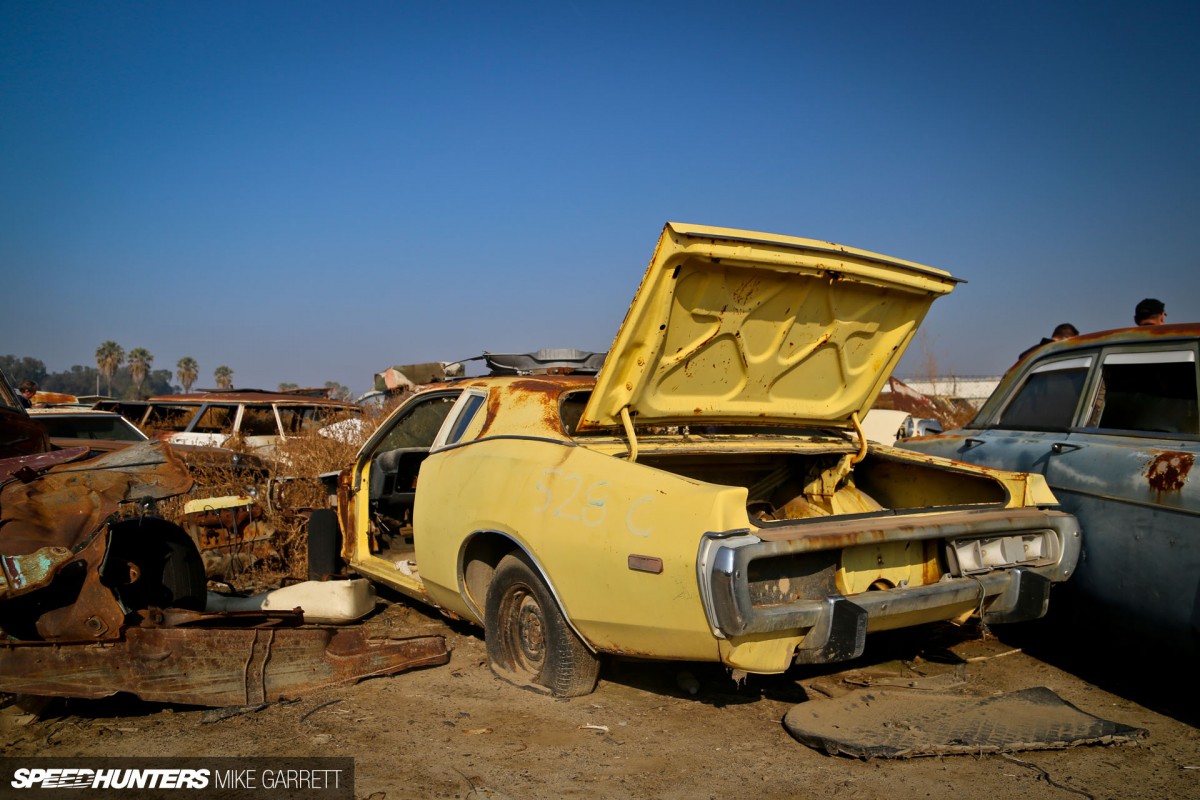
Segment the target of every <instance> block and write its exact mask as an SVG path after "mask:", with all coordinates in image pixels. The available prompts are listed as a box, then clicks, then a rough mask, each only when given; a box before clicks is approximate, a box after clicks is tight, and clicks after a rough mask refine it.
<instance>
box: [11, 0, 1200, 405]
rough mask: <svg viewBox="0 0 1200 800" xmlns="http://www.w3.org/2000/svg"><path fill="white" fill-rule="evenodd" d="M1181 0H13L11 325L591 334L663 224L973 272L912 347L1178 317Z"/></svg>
mask: <svg viewBox="0 0 1200 800" xmlns="http://www.w3.org/2000/svg"><path fill="white" fill-rule="evenodd" d="M1198 35H1200V3H1197V2H1194V1H1193V2H1149V3H1138V4H1135V3H1132V2H1121V3H1110V2H1102V1H1097V2H1078V3H1075V2H1071V3H1055V2H1003V3H996V2H992V3H981V2H961V1H960V2H910V3H896V2H865V3H850V2H847V3H838V4H834V3H808V2H791V3H785V2H769V3H755V2H744V3H737V4H734V3H729V4H717V3H704V2H693V3H654V2H631V3H623V2H604V3H585V2H580V1H579V0H576V2H566V3H511V4H498V3H470V2H467V3H405V2H383V3H374V2H350V3H344V2H304V1H303V0H291V1H290V2H247V1H242V2H220V1H219V0H205V2H183V1H180V2H144V3H142V2H108V3H95V2H17V1H14V0H0V187H2V191H0V274H3V277H4V287H5V289H4V293H3V297H4V303H3V314H0V352H8V353H12V354H14V355H18V356H33V357H36V358H40V359H42V360H43V361H44V362H46V365H47V367H48V368H49V369H50V370H52V371H55V370H62V369H67V368H69V367H70V366H71V365H73V364H94V354H95V351H96V348H97V346H98V345H99V344H100V342H102V341H104V340H106V339H113V340H116V341H117V342H119V343H120V344H121V345H123V346H124V347H125V349H126V350H127V351H128V350H129V349H132V348H134V347H145V348H147V349H149V350H150V351H151V352H152V353H153V354H154V356H155V361H154V366H155V367H156V368H169V369H172V370H173V369H174V367H175V363H176V361H178V359H179V358H180V357H182V356H192V357H194V358H196V359H197V360H198V361H199V363H200V374H201V379H200V381H199V382H198V384H199V385H211V384H212V383H213V381H212V380H211V376H212V370H213V369H214V368H215V367H217V366H218V365H222V364H224V365H228V366H229V367H231V368H233V370H234V379H235V383H236V384H237V385H238V386H241V387H263V388H274V387H275V386H276V385H277V384H278V383H280V382H283V381H287V382H292V383H298V384H302V385H321V384H323V383H324V382H325V381H327V380H335V381H338V382H339V383H342V384H345V385H347V386H349V387H351V388H352V389H354V390H356V391H362V390H365V389H366V388H368V386H369V384H370V381H371V375H372V374H373V373H374V372H376V371H378V370H380V369H382V368H384V367H386V366H388V365H391V364H398V363H406V362H416V361H430V360H450V359H456V358H463V357H467V356H471V355H477V354H478V353H480V352H482V351H483V350H492V351H496V352H512V351H525V350H532V349H536V348H539V347H579V348H584V349H592V350H604V349H606V348H607V347H608V346H609V344H610V343H611V341H612V337H613V336H614V335H615V333H616V330H617V327H618V326H619V325H620V322H621V319H622V317H623V316H624V313H625V309H626V308H627V306H628V303H629V301H630V299H631V298H632V296H633V293H634V290H635V289H636V287H637V284H638V281H639V279H640V277H641V275H642V272H643V270H644V269H645V265H646V263H647V261H648V260H649V258H650V255H651V253H652V250H653V246H654V243H655V241H656V240H657V237H658V235H659V232H660V230H661V228H662V225H663V223H665V222H667V221H668V220H678V221H684V222H694V223H702V224H709V225H724V226H732V227H739V228H748V229H752V230H761V231H769V232H773V233H783V234H790V235H796V236H807V237H811V238H816V239H825V240H831V241H837V242H841V243H843V244H847V245H852V246H855V247H861V248H865V249H869V250H875V251H878V252H882V253H886V254H888V255H892V256H897V257H900V258H905V259H909V260H912V261H918V262H921V263H925V264H930V265H932V266H936V267H940V268H943V269H946V270H948V271H950V272H952V273H953V274H955V275H956V276H958V277H960V278H963V279H966V280H967V281H968V283H967V284H965V285H963V286H960V287H959V288H958V289H957V290H956V291H955V292H954V293H953V294H951V295H950V296H949V297H947V298H944V299H941V300H939V301H938V302H937V303H935V305H934V307H933V310H932V311H931V312H930V315H929V317H928V318H927V320H926V324H925V326H924V327H923V329H922V331H923V333H922V335H921V336H920V337H919V340H918V341H917V342H915V343H914V346H913V347H912V348H911V349H910V353H909V355H908V356H907V357H906V359H905V361H904V362H903V364H902V365H901V369H900V370H899V374H901V375H905V374H910V373H914V372H918V371H921V370H924V369H925V364H926V362H927V361H928V360H929V358H930V357H932V359H933V360H935V361H936V362H937V364H938V365H939V367H940V368H941V369H942V371H943V372H949V373H953V374H958V375H982V374H997V373H999V372H1001V371H1003V370H1004V369H1005V368H1006V367H1007V366H1009V365H1010V364H1011V363H1012V361H1013V360H1014V359H1015V357H1016V355H1017V354H1018V353H1019V352H1020V351H1022V350H1024V349H1025V348H1026V347H1028V346H1029V345H1030V344H1032V343H1035V342H1037V341H1038V340H1039V339H1040V338H1041V337H1042V336H1046V335H1049V333H1050V331H1051V329H1052V328H1053V327H1054V325H1055V324H1057V323H1059V322H1063V321H1070V322H1073V323H1074V324H1075V325H1077V326H1078V327H1079V328H1080V329H1081V330H1085V331H1086V330H1100V329H1106V328H1112V327H1119V326H1123V325H1126V324H1129V323H1130V322H1131V321H1132V319H1131V318H1132V313H1133V306H1134V305H1135V304H1136V302H1137V301H1138V300H1140V299H1141V298H1143V297H1146V296H1153V297H1158V298H1161V299H1163V300H1164V301H1166V304H1167V311H1168V316H1169V320H1168V321H1171V322H1183V321H1192V320H1196V319H1198V318H1200V310H1198V309H1200V270H1198V269H1197V266H1198V265H1197V255H1196V254H1197V252H1200V247H1198V245H1200V48H1197V47H1196V46H1195V41H1196V38H1197V36H1198Z"/></svg>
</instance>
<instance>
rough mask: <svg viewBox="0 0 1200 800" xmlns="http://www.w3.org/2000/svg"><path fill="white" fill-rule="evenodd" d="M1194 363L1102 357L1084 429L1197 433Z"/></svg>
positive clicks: (1199, 414) (1199, 408)
mask: <svg viewBox="0 0 1200 800" xmlns="http://www.w3.org/2000/svg"><path fill="white" fill-rule="evenodd" d="M1196 392H1197V389H1196V364H1195V362H1194V361H1187V360H1178V361H1163V360H1147V361H1141V362H1138V361H1135V360H1133V359H1121V358H1108V359H1105V361H1104V364H1103V367H1102V369H1101V373H1100V386H1099V388H1098V390H1097V393H1096V400H1095V403H1094V404H1093V407H1092V412H1091V414H1090V415H1089V418H1088V427H1092V428H1102V429H1107V430H1124V431H1138V432H1144V433H1168V434H1185V435H1186V434H1191V435H1196V434H1197V433H1200V403H1197V397H1196Z"/></svg>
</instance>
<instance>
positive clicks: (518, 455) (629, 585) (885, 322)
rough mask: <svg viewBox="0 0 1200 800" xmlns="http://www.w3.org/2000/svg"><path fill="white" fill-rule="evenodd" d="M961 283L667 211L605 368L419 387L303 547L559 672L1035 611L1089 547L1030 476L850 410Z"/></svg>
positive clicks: (534, 669)
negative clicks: (917, 443)
mask: <svg viewBox="0 0 1200 800" xmlns="http://www.w3.org/2000/svg"><path fill="white" fill-rule="evenodd" d="M956 282H957V281H956V279H955V278H953V277H951V276H950V275H949V274H947V273H945V272H942V271H940V270H937V269H933V268H930V267H925V266H921V265H920V264H915V263H912V262H908V261H901V260H898V259H895V258H890V257H888V256H882V255H878V254H876V253H869V252H866V251H862V250H855V249H852V248H848V247H843V246H841V245H836V244H831V243H828V242H820V241H813V240H809V239H798V238H793V237H787V236H776V235H771V234H763V233H754V232H750V231H741V230H731V229H724V228H712V227H702V226H696V225H683V224H676V223H671V224H668V225H667V226H666V228H665V229H664V231H663V234H662V237H661V239H660V240H659V243H658V247H657V249H656V250H655V253H654V257H653V259H652V261H651V263H650V266H649V268H648V269H647V271H646V274H645V277H644V278H643V280H642V284H641V287H640V288H639V290H638V293H637V296H636V297H635V298H634V301H633V303H632V305H631V306H630V309H629V312H628V314H627V315H626V318H625V322H624V324H623V325H622V327H621V329H620V332H619V333H618V335H617V338H616V340H615V341H614V343H613V346H612V349H611V350H610V351H609V353H608V356H607V358H606V359H605V360H604V363H603V366H602V367H600V368H599V371H598V374H594V375H593V374H583V373H584V372H586V370H577V371H570V370H566V369H562V368H549V369H537V368H536V366H537V362H536V361H534V362H530V365H527V366H530V368H529V369H526V370H522V369H519V368H512V369H507V370H504V371H507V372H518V373H520V372H528V373H530V374H509V375H493V376H489V377H479V378H466V379H462V380H457V381H453V382H447V383H442V384H436V385H434V386H431V387H429V388H426V389H425V390H423V391H421V392H419V393H417V394H415V395H414V396H413V397H412V398H410V399H409V400H408V401H407V402H406V403H404V404H403V405H402V406H400V407H399V408H398V409H397V410H396V411H395V412H394V413H393V414H392V415H391V416H390V417H389V418H388V420H387V421H385V423H384V424H383V425H382V426H380V428H379V430H378V431H377V432H376V433H375V435H374V436H373V437H372V438H371V439H370V440H369V441H368V442H367V443H366V445H365V446H364V447H363V449H362V451H361V452H360V453H359V455H358V457H357V459H356V461H355V463H354V464H353V466H352V467H350V468H349V469H347V470H345V471H343V472H342V473H341V475H340V476H338V482H337V484H338V485H337V501H338V502H337V511H336V515H335V512H333V511H327V512H318V513H317V514H315V515H314V518H313V521H312V524H311V526H310V536H311V541H310V548H311V550H312V555H311V556H310V558H311V559H312V561H311V562H310V568H312V570H313V571H314V572H316V573H326V574H327V573H330V572H334V571H337V570H339V569H341V567H342V566H343V565H344V566H345V567H348V569H349V570H351V571H353V572H356V573H359V574H361V575H364V576H367V577H369V578H371V579H373V580H375V581H378V582H379V583H381V584H385V585H387V586H390V587H393V588H395V589H396V590H398V591H400V592H402V593H404V594H406V595H408V596H410V597H413V598H416V599H418V600H421V601H423V602H426V603H429V604H431V605H434V606H436V607H438V608H439V609H441V610H442V611H443V612H444V613H446V614H448V615H450V616H452V617H455V618H461V619H466V620H470V621H472V622H474V623H476V624H478V625H481V626H483V627H484V629H485V638H486V641H487V648H488V655H489V658H490V661H491V664H492V668H493V669H494V670H495V672H496V673H497V674H498V675H500V676H502V677H504V678H506V679H509V680H511V681H513V682H514V683H518V684H523V685H529V686H533V687H540V688H541V689H543V690H546V691H549V692H550V693H552V694H555V695H558V696H572V695H580V694H586V693H587V692H590V691H591V690H592V689H593V688H594V687H595V683H596V679H597V676H598V672H599V664H600V656H602V655H604V654H616V655H620V656H631V657H642V658H653V659H684V660H693V661H715V662H721V663H723V664H725V665H727V666H728V667H729V668H731V669H736V670H744V671H748V672H757V673H778V672H783V671H785V670H787V669H788V667H789V666H791V665H792V664H796V663H809V664H811V663H824V662H831V661H837V660H844V659H850V658H854V657H856V656H858V655H859V654H861V653H862V651H863V647H864V644H865V638H866V634H867V633H869V632H872V631H878V630H886V629H893V628H898V627H903V626H909V625H916V624H921V623H926V622H930V621H935V620H946V619H952V618H956V617H960V616H967V615H970V614H971V613H973V612H980V613H982V615H983V617H984V619H985V620H988V621H995V622H1011V621H1020V620H1027V619H1033V618H1036V617H1039V616H1041V615H1042V614H1044V613H1045V611H1046V608H1047V603H1048V598H1049V590H1050V586H1051V584H1053V583H1055V582H1058V581H1063V580H1065V579H1066V578H1067V577H1068V576H1069V575H1070V574H1071V571H1072V569H1073V568H1074V566H1075V562H1076V559H1077V558H1078V554H1079V530H1078V527H1077V525H1076V522H1075V519H1074V518H1073V517H1071V516H1070V515H1067V514H1064V513H1061V512H1059V511H1056V510H1054V506H1056V505H1057V503H1056V500H1055V498H1054V496H1053V495H1052V494H1051V493H1050V491H1049V489H1048V488H1047V486H1046V483H1045V481H1044V480H1043V478H1042V477H1041V476H1040V475H1028V474H1024V473H1014V472H1004V471H999V470H993V469H987V468H983V467H974V466H969V465H966V464H960V463H957V462H952V461H949V460H946V459H941V458H934V457H929V456H923V455H918V454H915V453H911V452H903V451H900V450H896V449H892V448H889V447H882V446H879V445H875V444H868V443H867V441H866V439H865V438H864V437H863V435H862V429H861V425H860V424H859V420H860V419H861V417H862V416H863V414H864V412H865V411H866V410H867V409H869V408H870V407H871V404H872V402H873V401H874V399H875V397H876V395H877V394H878V393H879V391H880V390H881V388H882V387H883V385H884V383H885V381H886V379H887V377H888V375H889V373H890V372H891V370H892V368H893V367H894V366H895V364H896V363H897V362H898V361H899V359H900V356H901V354H902V353H903V351H904V349H905V347H906V345H907V344H908V343H909V341H910V340H911V339H912V337H913V334H914V332H915V331H916V328H917V325H918V324H919V322H920V321H921V319H922V318H923V317H924V316H925V313H926V312H927V310H928V308H929V305H930V304H931V303H932V301H933V300H934V299H935V298H936V297H938V296H940V295H943V294H946V293H947V292H949V291H950V290H951V289H952V288H953V287H954V284H955V283H956ZM585 366H586V364H585Z"/></svg>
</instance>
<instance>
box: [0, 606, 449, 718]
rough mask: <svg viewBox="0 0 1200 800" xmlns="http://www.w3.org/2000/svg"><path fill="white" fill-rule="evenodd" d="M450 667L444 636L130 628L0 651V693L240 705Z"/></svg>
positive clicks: (338, 630) (9, 646)
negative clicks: (115, 634) (111, 638)
mask: <svg viewBox="0 0 1200 800" xmlns="http://www.w3.org/2000/svg"><path fill="white" fill-rule="evenodd" d="M449 659H450V654H449V652H448V651H447V649H446V644H445V640H444V639H443V638H442V637H441V636H420V637H414V638H411V639H380V640H374V639H369V638H367V636H366V633H365V631H364V629H363V628H361V627H352V628H329V627H321V628H316V627H305V628H278V627H251V628H236V627H232V626H228V625H227V626H226V627H221V628H216V629H214V628H188V627H176V628H132V629H130V630H128V631H126V634H125V636H124V637H123V638H122V640H121V641H119V642H116V643H108V644H104V645H99V644H80V645H74V646H71V645H57V644H48V643H23V644H19V645H12V644H5V645H0V691H6V692H21V693H24V694H34V695H44V696H51V697H85V698H99V697H108V696H110V695H113V694H116V693H117V692H128V693H129V694H132V695H135V696H137V697H140V698H141V699H143V700H147V701H150V702H161V703H186V704H189V705H203V706H217V707H222V706H246V705H255V704H259V703H270V702H274V701H277V700H280V699H282V698H284V697H296V696H300V695H303V694H305V693H308V692H313V691H319V690H321V689H329V688H332V687H336V686H345V685H348V684H352V683H357V682H358V681H360V680H362V679H363V678H366V677H370V676H377V675H391V674H394V673H397V672H401V671H404V670H409V669H416V668H419V667H427V666H435V665H438V664H445V663H446V662H447V661H449Z"/></svg>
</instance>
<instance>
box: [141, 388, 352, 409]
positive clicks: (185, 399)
mask: <svg viewBox="0 0 1200 800" xmlns="http://www.w3.org/2000/svg"><path fill="white" fill-rule="evenodd" d="M146 402H147V403H176V404H178V403H192V404H196V403H274V404H276V405H288V404H298V405H305V406H328V407H332V408H341V409H345V410H347V411H352V412H357V411H360V410H361V409H359V408H358V406H356V405H354V403H347V402H345V401H343V400H330V399H329V398H327V397H307V396H304V395H297V394H287V393H284V392H264V391H253V390H246V389H242V390H238V391H218V390H213V391H208V392H195V393H193V394H167V395H160V396H158V397H151V398H150V399H149V400H147V401H146Z"/></svg>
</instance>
